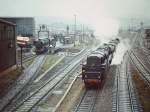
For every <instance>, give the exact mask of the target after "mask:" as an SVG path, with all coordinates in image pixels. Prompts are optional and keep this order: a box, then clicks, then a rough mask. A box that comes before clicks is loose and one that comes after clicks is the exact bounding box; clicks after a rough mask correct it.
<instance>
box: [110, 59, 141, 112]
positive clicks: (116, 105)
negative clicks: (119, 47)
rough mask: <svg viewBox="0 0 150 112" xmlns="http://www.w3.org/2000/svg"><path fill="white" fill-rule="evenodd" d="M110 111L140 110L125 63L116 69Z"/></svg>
mask: <svg viewBox="0 0 150 112" xmlns="http://www.w3.org/2000/svg"><path fill="white" fill-rule="evenodd" d="M126 61H127V60H126ZM112 111H113V112H141V108H140V106H139V104H138V101H137V98H136V95H135V92H134V87H133V85H132V79H131V75H130V73H129V70H128V63H127V62H124V63H123V64H122V65H121V66H120V67H118V69H117V73H116V77H115V84H114V94H113V107H112Z"/></svg>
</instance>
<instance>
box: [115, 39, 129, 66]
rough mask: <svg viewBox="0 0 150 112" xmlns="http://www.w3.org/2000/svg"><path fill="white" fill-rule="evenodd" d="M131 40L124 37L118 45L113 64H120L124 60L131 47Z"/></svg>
mask: <svg viewBox="0 0 150 112" xmlns="http://www.w3.org/2000/svg"><path fill="white" fill-rule="evenodd" d="M129 43H130V40H129V39H122V40H121V41H120V43H119V44H118V46H117V49H116V52H115V53H114V58H113V60H112V64H120V63H121V61H122V60H123V56H124V54H125V53H126V51H127V50H128V49H130V45H129Z"/></svg>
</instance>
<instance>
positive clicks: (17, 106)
mask: <svg viewBox="0 0 150 112" xmlns="http://www.w3.org/2000/svg"><path fill="white" fill-rule="evenodd" d="M85 55H86V54H84V55H82V56H77V58H75V60H76V62H73V61H71V62H70V63H69V64H68V66H66V67H65V68H63V69H62V70H61V71H59V72H57V73H56V74H55V75H54V76H52V77H51V78H50V79H49V80H48V81H46V82H45V83H42V84H41V86H40V87H39V88H38V89H36V90H35V91H32V93H30V94H28V95H27V96H26V97H25V98H24V99H23V100H22V101H21V102H20V101H19V102H17V100H15V97H14V98H13V99H12V101H11V102H10V103H9V104H8V105H7V106H5V107H4V108H3V109H2V111H3V112H29V111H31V110H32V108H34V106H36V104H37V103H39V102H40V101H41V100H42V99H43V98H44V97H45V96H46V95H47V94H48V93H49V92H51V91H52V89H53V88H55V87H56V86H57V85H58V84H59V83H60V82H61V81H62V80H63V79H64V78H65V77H67V76H68V75H67V74H68V73H69V72H70V71H71V70H73V69H75V68H76V66H79V63H80V61H81V60H82V58H83V57H84V56H85ZM75 60H74V61H75ZM24 89H25V88H24ZM18 94H19V93H18ZM16 97H17V95H16Z"/></svg>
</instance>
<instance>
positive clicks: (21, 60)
mask: <svg viewBox="0 0 150 112" xmlns="http://www.w3.org/2000/svg"><path fill="white" fill-rule="evenodd" d="M20 48H21V70H22V69H23V67H22V46H20Z"/></svg>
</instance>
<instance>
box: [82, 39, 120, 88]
mask: <svg viewBox="0 0 150 112" xmlns="http://www.w3.org/2000/svg"><path fill="white" fill-rule="evenodd" d="M118 43H119V39H115V40H111V41H110V42H109V43H107V44H106V43H105V44H104V45H102V46H100V47H98V48H97V49H96V50H95V51H93V52H92V53H91V54H90V55H89V56H88V57H87V59H86V63H85V64H82V80H83V81H84V83H85V85H88V84H91V83H92V84H93V83H94V84H95V83H100V82H101V81H102V80H103V79H104V76H105V73H106V71H107V70H108V69H109V66H110V64H111V62H112V59H113V54H114V52H115V51H116V46H117V44H118Z"/></svg>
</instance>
